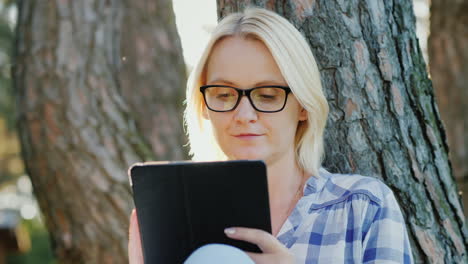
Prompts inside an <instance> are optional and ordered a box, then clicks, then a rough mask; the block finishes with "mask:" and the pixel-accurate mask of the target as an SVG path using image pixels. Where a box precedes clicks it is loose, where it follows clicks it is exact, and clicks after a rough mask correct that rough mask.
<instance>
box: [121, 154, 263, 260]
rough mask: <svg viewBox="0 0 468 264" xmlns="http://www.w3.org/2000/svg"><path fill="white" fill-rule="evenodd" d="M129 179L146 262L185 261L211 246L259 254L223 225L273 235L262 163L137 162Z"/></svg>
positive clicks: (131, 169)
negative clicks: (223, 245) (217, 244)
mask: <svg viewBox="0 0 468 264" xmlns="http://www.w3.org/2000/svg"><path fill="white" fill-rule="evenodd" d="M129 176H130V184H131V185H132V189H133V198H134V202H135V208H136V211H137V216H138V223H139V227H140V233H141V240H142V241H141V242H142V247H143V256H144V259H145V262H146V263H183V261H184V260H185V259H187V258H188V256H189V255H190V254H191V253H192V252H193V251H194V250H195V249H197V248H199V247H201V246H203V245H206V244H209V243H222V244H228V245H232V246H235V247H237V248H240V249H242V250H246V251H251V252H261V251H260V249H259V248H258V247H257V246H256V245H253V244H250V243H247V242H244V241H238V240H233V239H230V238H228V237H227V236H226V235H225V234H224V229H225V228H227V227H233V226H241V227H250V228H258V229H262V230H265V231H267V232H269V233H270V234H271V222H270V209H269V199H268V183H267V175H266V166H265V163H264V162H263V161H251V160H248V161H246V160H242V161H222V162H191V161H182V162H151V163H137V164H135V165H133V166H132V167H131V168H130V169H129Z"/></svg>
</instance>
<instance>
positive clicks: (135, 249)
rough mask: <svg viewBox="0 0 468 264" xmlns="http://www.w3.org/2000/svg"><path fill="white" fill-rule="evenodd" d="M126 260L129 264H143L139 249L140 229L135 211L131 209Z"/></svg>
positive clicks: (141, 253)
mask: <svg viewBox="0 0 468 264" xmlns="http://www.w3.org/2000/svg"><path fill="white" fill-rule="evenodd" d="M128 260H129V263H130V264H143V263H144V260H143V250H142V248H141V240H140V229H139V226H138V219H137V214H136V210H135V209H133V211H132V214H131V216H130V227H129V239H128Z"/></svg>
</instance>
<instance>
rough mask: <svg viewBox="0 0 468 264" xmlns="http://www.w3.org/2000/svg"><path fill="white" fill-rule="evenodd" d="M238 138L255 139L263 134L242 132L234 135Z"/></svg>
mask: <svg viewBox="0 0 468 264" xmlns="http://www.w3.org/2000/svg"><path fill="white" fill-rule="evenodd" d="M233 136H234V137H235V138H237V139H241V140H254V139H257V138H259V137H261V136H262V134H256V133H240V134H235V135H233Z"/></svg>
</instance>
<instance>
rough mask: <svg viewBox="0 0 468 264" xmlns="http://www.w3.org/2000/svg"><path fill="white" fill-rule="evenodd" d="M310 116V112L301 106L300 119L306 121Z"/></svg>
mask: <svg viewBox="0 0 468 264" xmlns="http://www.w3.org/2000/svg"><path fill="white" fill-rule="evenodd" d="M308 118H309V112H307V110H306V109H305V108H304V107H301V110H300V112H299V121H306V120H307V119H308Z"/></svg>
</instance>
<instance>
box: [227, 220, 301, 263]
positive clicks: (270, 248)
mask: <svg viewBox="0 0 468 264" xmlns="http://www.w3.org/2000/svg"><path fill="white" fill-rule="evenodd" d="M224 232H225V233H226V235H227V236H228V237H229V238H232V239H236V240H243V241H247V242H250V243H253V244H256V245H257V246H258V247H259V248H260V249H261V250H262V252H263V253H253V252H245V253H246V254H247V255H249V257H250V258H251V259H253V261H254V262H255V263H256V264H263V263H281V264H289V263H294V256H293V255H292V254H291V253H290V252H289V250H288V249H287V248H286V247H285V246H284V245H283V244H281V242H279V241H278V239H276V238H275V237H274V236H272V235H271V234H269V233H268V232H265V231H263V230H260V229H254V228H245V227H232V228H227V229H226V230H225V231H224Z"/></svg>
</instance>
